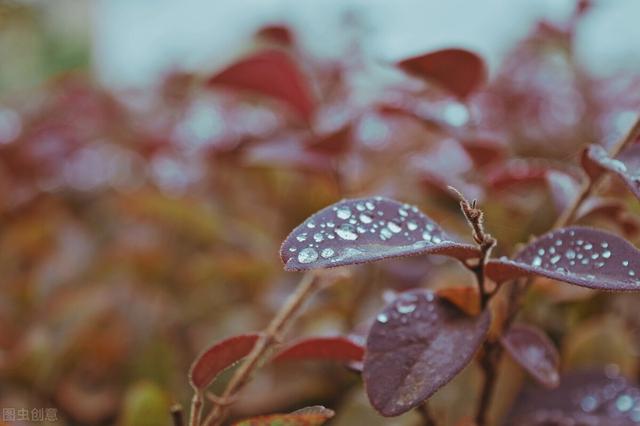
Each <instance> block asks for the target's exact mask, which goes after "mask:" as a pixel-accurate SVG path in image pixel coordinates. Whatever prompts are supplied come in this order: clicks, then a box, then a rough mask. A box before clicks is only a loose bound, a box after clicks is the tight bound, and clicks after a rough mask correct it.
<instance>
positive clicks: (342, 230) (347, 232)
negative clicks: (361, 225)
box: [336, 223, 358, 241]
mask: <svg viewBox="0 0 640 426" xmlns="http://www.w3.org/2000/svg"><path fill="white" fill-rule="evenodd" d="M336 234H338V237H340V238H342V239H343V240H350V241H353V240H355V239H357V238H358V234H356V233H355V229H354V228H353V225H350V224H348V223H343V224H342V225H340V227H339V228H337V229H336Z"/></svg>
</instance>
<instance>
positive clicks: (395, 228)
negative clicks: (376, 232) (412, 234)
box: [387, 222, 402, 234]
mask: <svg viewBox="0 0 640 426" xmlns="http://www.w3.org/2000/svg"><path fill="white" fill-rule="evenodd" d="M387 228H389V230H390V231H391V232H393V233H394V234H397V233H398V232H400V231H402V228H401V227H400V225H398V224H397V223H395V222H387Z"/></svg>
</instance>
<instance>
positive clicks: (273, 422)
mask: <svg viewBox="0 0 640 426" xmlns="http://www.w3.org/2000/svg"><path fill="white" fill-rule="evenodd" d="M334 415H335V412H334V411H333V410H329V409H328V408H325V407H323V406H321V405H315V406H313V407H306V408H302V409H300V410H296V411H294V412H292V413H289V414H270V415H266V416H259V417H252V418H250V419H247V420H242V421H240V422H237V423H234V424H233V426H320V425H322V424H324V423H325V422H326V421H327V420H329V419H330V418H332V417H333V416H334Z"/></svg>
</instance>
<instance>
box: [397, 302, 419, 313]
mask: <svg viewBox="0 0 640 426" xmlns="http://www.w3.org/2000/svg"><path fill="white" fill-rule="evenodd" d="M396 310H397V311H398V312H399V313H401V314H410V313H411V312H413V311H415V310H416V305H414V304H413V303H412V304H409V305H404V304H402V303H399V304H398V306H397V307H396Z"/></svg>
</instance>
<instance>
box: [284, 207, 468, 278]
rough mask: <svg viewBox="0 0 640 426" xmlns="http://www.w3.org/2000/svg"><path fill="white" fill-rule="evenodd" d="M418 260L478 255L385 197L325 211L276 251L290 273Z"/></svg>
mask: <svg viewBox="0 0 640 426" xmlns="http://www.w3.org/2000/svg"><path fill="white" fill-rule="evenodd" d="M417 254H441V255H445V256H452V257H455V258H458V259H469V258H474V257H478V249H477V248H476V247H475V246H471V245H468V244H461V243H458V242H455V241H453V240H452V239H451V237H449V236H448V235H447V234H446V233H445V232H444V231H443V230H442V229H441V228H440V227H439V226H438V225H437V224H436V223H435V222H433V221H432V220H431V219H429V218H428V217H427V216H425V215H424V214H423V213H422V212H420V211H419V210H418V209H417V208H416V207H414V206H410V205H408V204H401V203H399V202H397V201H394V200H390V199H388V198H383V197H371V198H359V199H351V200H343V201H340V202H338V203H335V204H332V205H331V206H329V207H325V208H324V209H322V210H320V211H319V212H317V213H316V214H314V215H312V216H311V217H309V218H308V219H307V220H305V221H304V222H303V223H302V224H300V225H299V226H298V227H297V228H295V229H294V230H293V231H292V232H291V234H289V236H288V237H287V238H286V239H285V241H284V243H283V244H282V247H281V248H280V257H281V258H282V261H283V262H284V264H285V269H286V270H288V271H302V270H307V269H317V268H331V267H335V266H342V265H353V264H357V263H364V262H373V261H376V260H380V259H385V258H390V257H398V256H406V255H417Z"/></svg>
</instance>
